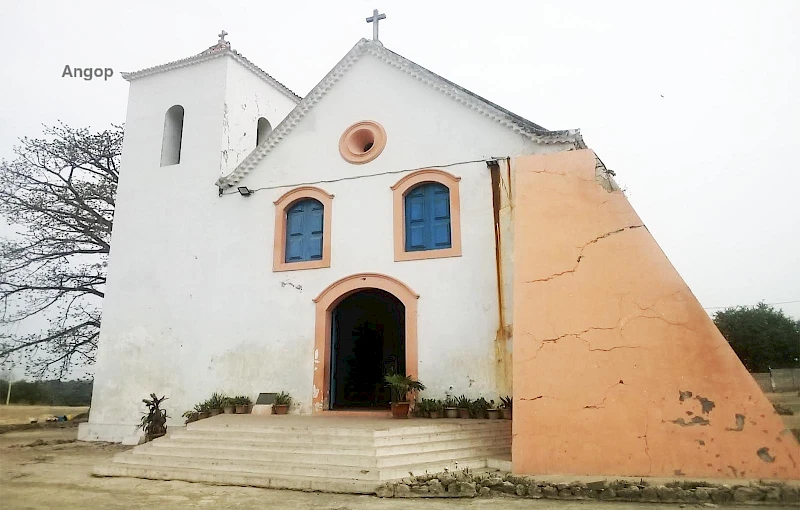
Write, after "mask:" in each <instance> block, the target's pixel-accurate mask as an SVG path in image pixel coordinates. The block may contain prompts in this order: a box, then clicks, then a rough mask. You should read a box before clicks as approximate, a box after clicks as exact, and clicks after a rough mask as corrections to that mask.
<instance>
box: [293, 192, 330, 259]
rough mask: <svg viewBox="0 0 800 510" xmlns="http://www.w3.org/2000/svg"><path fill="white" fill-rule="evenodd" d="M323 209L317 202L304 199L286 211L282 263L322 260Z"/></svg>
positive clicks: (311, 199)
mask: <svg viewBox="0 0 800 510" xmlns="http://www.w3.org/2000/svg"><path fill="white" fill-rule="evenodd" d="M324 216H325V208H324V207H323V206H322V204H321V203H319V201H318V200H314V199H313V198H306V199H304V200H300V201H299V202H295V204H294V205H292V206H291V207H290V208H289V209H288V210H287V211H286V254H285V258H284V262H306V261H309V260H322V236H323V235H324V232H323V226H322V225H323V222H322V220H323V217H324Z"/></svg>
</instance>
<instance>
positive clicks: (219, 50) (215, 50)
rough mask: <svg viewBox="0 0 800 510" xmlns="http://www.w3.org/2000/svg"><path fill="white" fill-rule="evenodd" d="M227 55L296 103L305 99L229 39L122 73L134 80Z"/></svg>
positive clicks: (125, 77) (129, 79)
mask: <svg viewBox="0 0 800 510" xmlns="http://www.w3.org/2000/svg"><path fill="white" fill-rule="evenodd" d="M225 56H227V57H231V58H232V59H233V60H235V61H236V62H238V63H239V64H241V65H242V66H244V67H245V68H247V69H248V70H250V71H251V72H252V73H253V74H255V75H256V76H258V77H259V78H261V79H262V80H264V81H266V82H267V83H269V84H270V85H272V86H273V87H274V88H275V89H276V90H278V92H280V93H281V94H283V95H284V96H286V97H288V98H289V99H291V100H292V101H294V102H295V103H299V102H300V100H301V99H303V98H301V97H300V96H298V95H297V94H295V93H294V92H292V91H291V90H289V88H288V87H287V86H286V85H284V84H283V83H281V82H279V81H278V80H276V79H275V78H273V77H272V76H270V75H269V74H267V73H266V72H265V71H264V70H263V69H261V68H260V67H258V66H257V65H255V64H254V63H252V62H250V61H249V60H247V59H246V58H245V57H244V56H243V55H242V54H240V53H239V52H238V51H236V50H234V49H231V43H230V42H229V41H219V42H218V43H217V44H215V45H214V46H211V47H209V48H208V49H207V50H205V51H202V52H200V53H198V54H197V55H194V56H191V57H187V58H184V59H181V60H175V61H173V62H167V63H166V64H162V65H160V66H155V67H148V68H146V69H142V70H140V71H135V72H131V73H122V77H123V78H124V79H126V80H127V81H133V80H136V79H138V78H144V77H145V76H151V75H154V74H158V73H163V72H165V71H171V70H172V69H179V68H181V67H188V66H192V65H195V64H199V63H201V62H206V61H208V60H213V59H215V58H220V57H225Z"/></svg>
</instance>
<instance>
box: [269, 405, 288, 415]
mask: <svg viewBox="0 0 800 510" xmlns="http://www.w3.org/2000/svg"><path fill="white" fill-rule="evenodd" d="M272 412H273V414H286V413H288V412H289V404H275V405H274V406H272Z"/></svg>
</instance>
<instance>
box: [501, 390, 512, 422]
mask: <svg viewBox="0 0 800 510" xmlns="http://www.w3.org/2000/svg"><path fill="white" fill-rule="evenodd" d="M500 402H502V405H501V407H502V408H503V418H505V419H506V420H510V419H511V417H512V416H513V414H512V411H513V410H514V399H513V398H511V396H510V395H507V396H505V397H500Z"/></svg>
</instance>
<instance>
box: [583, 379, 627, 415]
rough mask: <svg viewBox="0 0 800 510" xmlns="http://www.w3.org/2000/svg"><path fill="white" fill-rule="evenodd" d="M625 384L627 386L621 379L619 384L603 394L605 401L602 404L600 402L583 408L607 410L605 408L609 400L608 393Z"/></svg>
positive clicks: (610, 387)
mask: <svg viewBox="0 0 800 510" xmlns="http://www.w3.org/2000/svg"><path fill="white" fill-rule="evenodd" d="M624 384H625V382H624V381H623V380H622V379H620V380H619V382H616V383H614V384H612V385H611V386H609V387H608V388H607V389H606V391H605V392H603V399H602V400H601V401H600V402H598V403H597V404H591V405H588V406H583V408H584V409H605V407H604V406H605V403H606V399H607V398H608V393H609V392H610V391H611V390H613V389H614V388H616V387H617V386H620V385H624Z"/></svg>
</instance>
